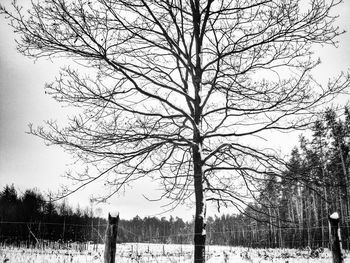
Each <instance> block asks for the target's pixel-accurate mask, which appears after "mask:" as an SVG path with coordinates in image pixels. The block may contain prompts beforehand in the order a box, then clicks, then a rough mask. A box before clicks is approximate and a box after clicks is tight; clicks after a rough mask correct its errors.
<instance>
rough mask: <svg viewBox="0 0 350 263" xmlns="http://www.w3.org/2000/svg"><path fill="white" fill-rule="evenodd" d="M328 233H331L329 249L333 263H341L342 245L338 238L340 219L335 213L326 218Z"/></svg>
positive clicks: (339, 237)
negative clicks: (328, 227)
mask: <svg viewBox="0 0 350 263" xmlns="http://www.w3.org/2000/svg"><path fill="white" fill-rule="evenodd" d="M328 220H329V226H330V233H331V235H330V236H331V249H332V256H333V263H342V262H343V253H342V244H341V236H340V228H339V222H340V217H339V214H338V213H337V212H335V213H333V214H331V215H330V216H329V218H328Z"/></svg>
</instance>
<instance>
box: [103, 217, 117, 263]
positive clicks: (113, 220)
mask: <svg viewBox="0 0 350 263" xmlns="http://www.w3.org/2000/svg"><path fill="white" fill-rule="evenodd" d="M118 223H119V213H118V214H117V215H116V216H115V215H113V216H112V215H111V214H108V224H107V229H106V237H105V252H104V263H115V252H116V244H117V232H118Z"/></svg>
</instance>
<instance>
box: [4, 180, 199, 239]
mask: <svg viewBox="0 0 350 263" xmlns="http://www.w3.org/2000/svg"><path fill="white" fill-rule="evenodd" d="M106 224H107V221H106V219H105V218H101V217H96V216H94V211H93V209H92V208H85V209H81V208H79V207H77V208H75V209H73V208H72V207H71V206H69V205H68V204H67V203H66V202H61V203H58V204H57V203H54V202H52V201H50V200H45V198H44V197H43V195H42V194H41V193H40V192H39V191H38V190H37V189H30V190H26V191H25V192H24V193H23V194H18V193H17V191H16V189H15V187H14V185H11V186H10V185H6V186H5V187H4V188H3V189H2V190H1V191H0V243H1V244H4V245H5V244H8V245H9V244H10V245H16V244H20V243H21V242H22V241H26V242H28V241H29V243H31V244H33V245H34V244H36V243H37V242H38V241H40V240H46V241H55V242H62V243H66V242H88V241H90V242H93V243H103V242H104V234H105V231H106ZM192 228H193V223H192V222H184V221H183V220H182V219H181V218H178V217H176V218H173V217H172V216H171V217H170V218H169V219H167V218H166V217H162V218H160V219H159V218H157V217H145V218H143V219H142V218H140V217H139V216H135V217H134V218H133V219H131V220H120V222H119V230H118V242H149V243H190V242H191V241H192ZM189 233H191V235H189Z"/></svg>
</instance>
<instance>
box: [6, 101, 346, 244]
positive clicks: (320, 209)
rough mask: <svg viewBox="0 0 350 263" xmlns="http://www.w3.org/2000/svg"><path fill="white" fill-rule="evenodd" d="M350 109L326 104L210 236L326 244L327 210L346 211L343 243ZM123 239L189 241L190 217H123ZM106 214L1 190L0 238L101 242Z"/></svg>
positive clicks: (224, 240)
mask: <svg viewBox="0 0 350 263" xmlns="http://www.w3.org/2000/svg"><path fill="white" fill-rule="evenodd" d="M349 152H350V112H349V110H348V109H347V108H346V109H345V111H344V114H343V115H342V117H341V118H340V117H338V116H337V115H336V113H335V111H333V110H328V111H327V112H326V113H325V114H324V116H322V118H320V119H319V120H318V121H317V122H316V123H315V125H314V129H313V135H312V138H311V139H309V140H308V139H306V138H304V137H301V138H300V146H299V147H296V148H295V149H293V151H292V153H291V157H290V159H289V160H287V161H286V163H287V166H286V167H287V169H285V170H284V171H283V172H282V173H281V174H279V175H273V174H270V175H269V176H266V177H265V178H262V179H264V180H262V182H263V183H264V184H265V185H264V190H263V191H262V192H261V193H260V194H259V196H257V197H256V199H255V202H253V203H251V204H249V205H248V206H247V208H246V209H245V211H242V213H241V214H239V215H224V216H221V217H214V218H213V217H209V218H208V219H207V243H208V244H216V245H237V246H252V247H296V248H298V247H306V246H309V247H321V246H322V247H327V246H328V245H329V240H328V239H329V233H328V216H329V215H330V214H331V213H333V212H338V213H339V214H340V215H341V234H342V239H343V246H344V247H345V248H349V247H350V246H349V242H350V189H349V182H350V177H349V174H350V171H349V167H350V155H349ZM119 226H120V227H119V231H118V241H119V242H150V243H183V244H186V243H192V240H193V222H184V221H183V220H182V219H180V218H178V217H175V218H174V217H170V218H169V219H167V218H165V217H162V218H161V219H159V218H156V217H146V218H143V219H142V218H140V217H138V216H136V217H134V218H133V219H131V220H121V221H120V224H119ZM105 227H106V220H105V219H104V218H99V217H96V216H94V213H93V211H92V210H91V209H89V208H86V209H80V208H76V209H73V208H72V207H70V206H68V205H67V204H66V203H65V202H62V203H59V204H56V203H53V202H50V201H47V200H46V201H45V200H44V198H43V196H42V194H40V193H39V191H37V190H26V191H25V192H24V193H23V194H22V195H18V194H17V192H16V190H15V188H14V186H5V187H4V188H3V190H2V191H1V192H0V241H1V242H5V241H6V242H14V241H20V240H32V241H33V242H35V241H36V240H37V239H45V240H54V241H58V240H61V241H69V240H71V241H92V242H99V243H101V242H103V236H104V232H105Z"/></svg>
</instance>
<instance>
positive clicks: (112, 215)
mask: <svg viewBox="0 0 350 263" xmlns="http://www.w3.org/2000/svg"><path fill="white" fill-rule="evenodd" d="M109 215H110V216H111V217H117V216H119V212H117V211H114V212H109Z"/></svg>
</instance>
